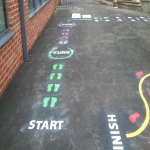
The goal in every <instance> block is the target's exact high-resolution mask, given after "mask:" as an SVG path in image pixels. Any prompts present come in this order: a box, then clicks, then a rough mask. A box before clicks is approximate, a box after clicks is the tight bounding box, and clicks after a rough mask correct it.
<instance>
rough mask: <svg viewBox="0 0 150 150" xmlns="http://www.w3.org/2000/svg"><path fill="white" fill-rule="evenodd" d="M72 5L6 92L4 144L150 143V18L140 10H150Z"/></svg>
mask: <svg viewBox="0 0 150 150" xmlns="http://www.w3.org/2000/svg"><path fill="white" fill-rule="evenodd" d="M70 7H71V9H70V10H67V11H65V10H58V11H57V12H56V13H55V14H54V15H53V17H52V19H51V20H50V21H49V22H48V24H47V26H46V27H45V29H44V31H43V32H42V34H41V36H40V37H39V38H38V40H37V42H36V43H35V45H34V46H33V48H32V50H31V51H30V54H29V57H30V61H29V62H28V63H24V64H23V65H22V66H21V67H20V68H19V70H18V72H17V73H16V75H15V77H14V78H13V80H12V82H11V83H10V85H9V86H8V88H7V90H6V91H5V93H4V94H3V95H2V99H1V100H0V135H1V136H0V145H1V146H0V150H21V149H22V150H118V149H119V150H122V149H123V150H149V149H150V124H149V104H150V97H149V95H150V93H149V92H150V77H149V76H150V75H149V72H150V22H149V21H150V20H149V21H142V18H141V19H140V18H139V17H145V18H146V17H150V16H148V14H143V13H140V12H134V11H129V10H124V9H115V8H113V7H110V6H105V5H100V4H99V3H98V2H96V1H94V0H82V1H79V0H76V1H73V0H72V3H71V4H70ZM72 13H80V14H81V15H91V16H92V19H91V20H86V19H84V20H73V19H72V18H71V16H72ZM95 17H96V18H95ZM104 17H110V18H111V21H106V20H107V19H106V18H104ZM116 17H120V18H124V20H123V19H122V20H123V21H118V18H116ZM128 17H133V18H135V17H138V19H136V21H130V20H131V19H130V18H128ZM100 18H101V19H100ZM101 20H102V21H101ZM108 20H109V19H108ZM68 26H69V27H68ZM70 26H72V27H70ZM62 36H65V37H62ZM64 38H65V40H64ZM62 39H63V40H62ZM67 42H68V43H67ZM63 44H64V45H63ZM145 75H147V76H145ZM143 97H144V98H143Z"/></svg>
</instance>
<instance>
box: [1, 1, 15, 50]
mask: <svg viewBox="0 0 150 150" xmlns="http://www.w3.org/2000/svg"><path fill="white" fill-rule="evenodd" d="M12 36H13V33H11V32H10V31H9V26H8V20H7V9H6V1H5V0H0V48H1V47H2V46H3V45H4V44H5V43H6V42H7V41H8V40H9V39H10V38H11V37H12Z"/></svg>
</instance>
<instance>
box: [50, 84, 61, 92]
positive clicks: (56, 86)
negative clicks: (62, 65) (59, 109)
mask: <svg viewBox="0 0 150 150" xmlns="http://www.w3.org/2000/svg"><path fill="white" fill-rule="evenodd" d="M53 86H54V92H58V90H59V88H60V84H48V86H47V92H51V91H52V88H53Z"/></svg>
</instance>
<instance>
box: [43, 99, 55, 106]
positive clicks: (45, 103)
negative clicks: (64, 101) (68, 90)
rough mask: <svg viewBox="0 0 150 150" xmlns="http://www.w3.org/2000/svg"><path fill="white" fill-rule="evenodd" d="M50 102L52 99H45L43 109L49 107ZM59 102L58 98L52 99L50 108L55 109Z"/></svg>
mask: <svg viewBox="0 0 150 150" xmlns="http://www.w3.org/2000/svg"><path fill="white" fill-rule="evenodd" d="M49 101H50V97H45V98H44V100H43V107H48V102H49ZM56 102H57V97H51V104H50V107H51V108H53V107H55V105H56Z"/></svg>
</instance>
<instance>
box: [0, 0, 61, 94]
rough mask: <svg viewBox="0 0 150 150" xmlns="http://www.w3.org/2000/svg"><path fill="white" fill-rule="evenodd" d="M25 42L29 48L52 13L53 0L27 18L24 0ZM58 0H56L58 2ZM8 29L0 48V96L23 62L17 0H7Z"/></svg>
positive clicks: (26, 1)
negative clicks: (9, 33) (8, 36)
mask: <svg viewBox="0 0 150 150" xmlns="http://www.w3.org/2000/svg"><path fill="white" fill-rule="evenodd" d="M24 2H25V18H26V28H27V42H28V49H29V50H30V49H31V47H32V46H33V44H34V43H35V41H36V39H37V38H38V36H39V34H40V33H41V31H42V30H43V28H44V26H45V25H46V23H47V22H48V21H49V19H50V17H51V15H52V14H53V13H54V10H55V8H54V6H55V0H50V2H48V3H47V4H46V5H45V6H44V7H43V8H42V9H41V10H40V11H39V12H38V13H37V14H36V15H35V16H33V18H31V19H30V18H29V11H28V0H25V1H24ZM58 2H59V0H57V4H58ZM7 8H8V20H9V26H10V30H11V31H12V32H13V33H14V36H13V38H12V39H10V40H9V41H8V42H7V43H6V44H5V45H4V46H3V47H2V48H1V49H0V96H1V95H2V93H3V92H4V90H5V89H6V87H7V86H8V84H9V82H10V81H11V79H12V78H13V76H14V74H15V73H16V71H17V69H18V68H19V66H20V65H21V64H22V63H23V49H22V37H21V25H20V12H19V3H18V0H7Z"/></svg>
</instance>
